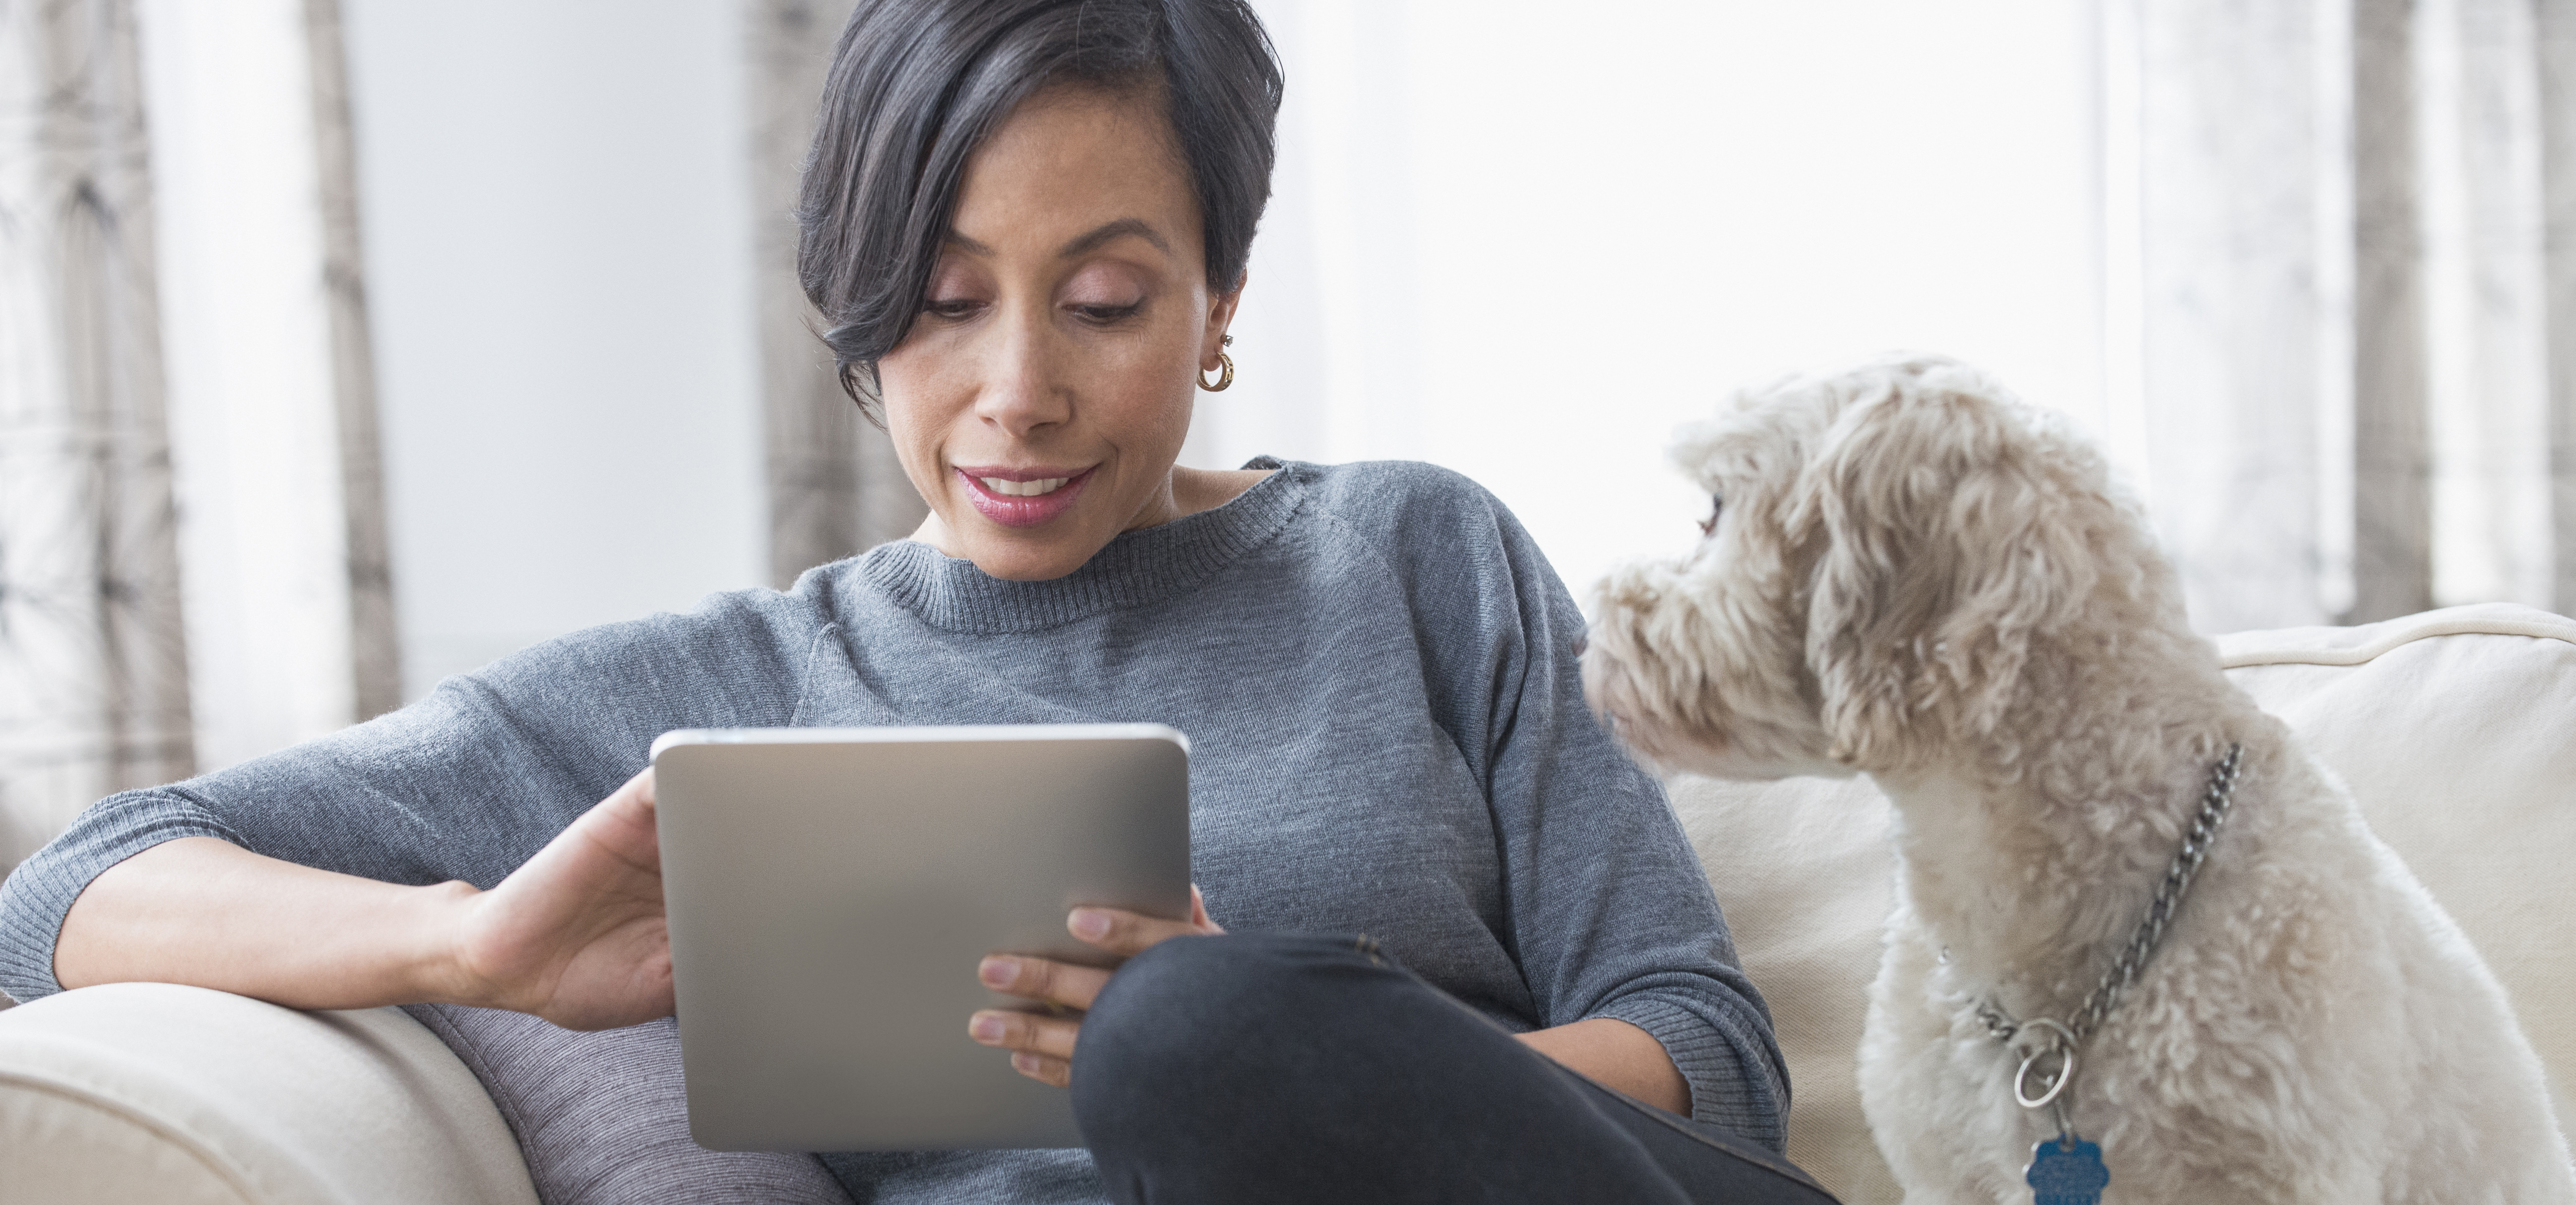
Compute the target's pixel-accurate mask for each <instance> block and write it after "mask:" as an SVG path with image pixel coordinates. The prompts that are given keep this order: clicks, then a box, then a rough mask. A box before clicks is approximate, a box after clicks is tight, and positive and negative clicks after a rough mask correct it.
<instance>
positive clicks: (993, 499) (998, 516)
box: [956, 468, 1091, 527]
mask: <svg viewBox="0 0 2576 1205" xmlns="http://www.w3.org/2000/svg"><path fill="white" fill-rule="evenodd" d="M956 473H957V475H958V476H959V477H961V478H964V479H965V481H966V500H967V501H969V502H972V503H974V504H975V511H976V513H978V514H981V515H983V516H984V517H985V518H987V519H991V520H992V521H994V522H996V523H999V524H1001V525H1002V526H1004V527H1034V526H1036V525H1038V524H1040V523H1044V522H1046V521H1047V520H1049V519H1052V518H1054V517H1056V516H1057V515H1061V514H1063V513H1064V512H1065V511H1067V510H1069V509H1071V508H1072V506H1073V500H1074V498H1075V496H1076V495H1079V494H1080V493H1082V487H1083V486H1085V485H1088V484H1090V482H1091V470H1090V469H1084V470H1082V471H1080V472H1066V471H1062V470H1040V471H1037V472H1029V471H1026V470H1012V471H1003V470H998V469H984V470H983V471H982V472H981V473H978V472H976V471H974V470H972V469H965V468H960V469H957V470H956ZM986 477H1001V478H1007V479H1009V480H1013V481H1023V480H1025V481H1038V480H1045V479H1048V478H1053V477H1062V478H1065V479H1066V480H1065V483H1064V484H1063V485H1060V486H1057V487H1056V488H1055V490H1054V492H1052V493H1045V494H1038V495H1035V496H1028V495H1013V494H998V493H995V492H993V489H992V487H990V486H988V485H985V484H984V478H986Z"/></svg>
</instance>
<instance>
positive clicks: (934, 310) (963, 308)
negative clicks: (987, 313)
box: [921, 297, 983, 318]
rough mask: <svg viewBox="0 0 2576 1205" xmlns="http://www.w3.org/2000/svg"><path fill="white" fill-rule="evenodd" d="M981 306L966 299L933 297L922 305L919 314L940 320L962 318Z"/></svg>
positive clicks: (972, 300) (979, 303) (974, 301)
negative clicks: (932, 316)
mask: <svg viewBox="0 0 2576 1205" xmlns="http://www.w3.org/2000/svg"><path fill="white" fill-rule="evenodd" d="M982 304H983V303H982V302H979V301H976V300H974V299H972V298H966V297H935V298H932V299H931V300H929V301H926V302H923V303H922V306H921V312H923V313H925V314H930V315H934V316H936V317H940V318H963V317H966V316H967V315H969V314H972V313H974V312H975V310H976V309H977V307H979V306H981V305H982Z"/></svg>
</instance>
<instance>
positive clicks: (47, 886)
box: [0, 790, 242, 1002]
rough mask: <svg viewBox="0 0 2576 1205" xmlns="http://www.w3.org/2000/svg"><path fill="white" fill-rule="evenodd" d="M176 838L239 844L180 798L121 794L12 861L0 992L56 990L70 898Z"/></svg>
mask: <svg viewBox="0 0 2576 1205" xmlns="http://www.w3.org/2000/svg"><path fill="white" fill-rule="evenodd" d="M181 837H214V838H217V839H219V840H224V841H230V842H232V843H233V844H235V845H239V844H241V843H242V842H241V838H240V837H239V836H237V835H235V834H234V832H233V831H232V829H231V828H229V827H227V826H226V825H225V824H224V822H223V821H221V820H218V819H216V818H215V814H214V813H213V812H212V811H210V810H208V809H207V808H206V807H205V805H203V804H200V803H198V802H197V801H195V800H193V799H190V798H188V797H187V796H184V795H180V794H178V793H176V792H171V791H166V790H155V791H128V792H126V793H125V794H122V795H111V796H109V797H107V798H105V799H102V800H100V801H98V802H97V803H94V804H91V805H90V806H89V808H88V810H86V811H83V812H82V813H81V814H80V815H79V816H78V817H77V818H75V819H74V820H73V821H72V824H71V827H70V828H68V829H66V830H64V831H63V835H61V836H59V837H56V838H54V840H53V843H52V844H49V845H47V846H45V847H44V848H43V849H40V850H38V851H36V853H35V854H34V855H33V856H32V857H29V858H28V859H27V860H26V861H24V862H21V863H19V864H18V869H17V870H15V871H13V872H11V873H10V875H9V880H8V882H6V883H0V993H6V994H8V996H9V997H10V998H11V999H14V1000H18V1001H21V1002H24V1001H28V1000H33V999H35V998H36V997H38V996H50V995H52V994H54V993H55V992H59V991H61V990H63V985H62V984H61V983H60V982H58V981H56V980H55V978H54V943H55V941H56V940H57V939H58V938H60V937H61V936H62V932H63V917H65V916H67V915H69V914H70V912H71V910H72V901H74V900H77V899H79V898H80V893H81V892H82V891H84V890H86V889H87V888H88V887H89V885H90V880H92V879H95V878H97V877H98V876H99V875H101V874H103V873H105V872H106V871H107V868H108V867H110V866H114V865H116V864H117V863H119V862H122V861H124V860H126V859H127V858H131V857H133V856H134V855H136V854H139V853H142V852H143V851H144V850H147V849H150V848H152V847H153V846H155V845H159V844H161V843H162V842H164V841H176V840H178V839H179V838H181Z"/></svg>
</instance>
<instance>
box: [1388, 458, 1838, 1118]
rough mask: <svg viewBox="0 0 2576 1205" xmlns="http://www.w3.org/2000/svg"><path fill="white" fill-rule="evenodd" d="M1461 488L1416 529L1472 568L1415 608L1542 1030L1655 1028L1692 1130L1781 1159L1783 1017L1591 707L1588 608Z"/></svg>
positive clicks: (1474, 493) (1683, 844) (1679, 837)
mask: <svg viewBox="0 0 2576 1205" xmlns="http://www.w3.org/2000/svg"><path fill="white" fill-rule="evenodd" d="M1459 488H1460V489H1461V490H1462V491H1464V492H1465V496H1464V497H1462V498H1460V499H1459V501H1458V502H1457V506H1458V510H1457V513H1456V514H1455V515H1454V516H1452V517H1451V518H1450V521H1449V522H1446V523H1439V524H1432V523H1421V524H1414V525H1411V526H1413V527H1414V529H1415V530H1421V531H1432V530H1438V529H1441V528H1447V529H1448V530H1449V531H1450V532H1451V533H1452V537H1451V539H1449V540H1448V541H1446V544H1447V552H1446V555H1447V557H1450V558H1455V557H1456V556H1458V555H1459V552H1460V550H1464V551H1465V553H1466V557H1467V563H1466V565H1465V566H1464V567H1463V571H1461V572H1457V573H1454V574H1436V575H1434V574H1426V575H1423V576H1422V577H1421V578H1420V579H1419V580H1417V582H1416V583H1415V586H1414V589H1415V590H1416V593H1417V610H1416V612H1415V613H1416V615H1417V616H1420V617H1422V622H1423V623H1424V625H1425V627H1426V629H1429V628H1434V627H1436V628H1437V630H1436V631H1435V630H1426V632H1425V636H1426V638H1428V640H1429V642H1430V643H1431V644H1432V645H1433V646H1434V647H1435V648H1437V649H1439V650H1440V653H1439V656H1438V660H1439V661H1440V662H1441V664H1442V667H1443V669H1442V672H1441V675H1440V676H1441V677H1442V678H1443V679H1444V680H1445V681H1446V682H1447V683H1448V686H1447V688H1446V694H1447V698H1446V699H1444V700H1443V701H1442V702H1441V703H1440V704H1439V706H1440V710H1441V711H1443V712H1445V713H1447V714H1446V715H1445V716H1444V717H1443V723H1444V725H1447V726H1449V727H1450V730H1451V732H1452V734H1453V735H1454V736H1456V737H1457V738H1458V740H1459V745H1460V749H1461V751H1462V752H1463V753H1465V754H1466V756H1467V757H1468V759H1469V761H1470V762H1471V764H1474V765H1475V766H1476V768H1477V770H1478V773H1479V775H1480V777H1481V778H1482V779H1483V785H1484V788H1485V791H1486V797H1487V799H1488V801H1489V803H1490V806H1491V807H1492V809H1493V817H1494V826H1495V831H1496V833H1497V834H1498V836H1499V838H1500V843H1501V846H1502V855H1503V870H1504V880H1505V881H1504V884H1503V889H1504V894H1505V900H1506V906H1507V908H1508V913H1509V920H1508V927H1509V932H1508V934H1507V935H1506V939H1507V941H1509V942H1510V944H1511V945H1512V947H1513V949H1512V952H1513V956H1514V958H1515V960H1516V961H1517V962H1518V963H1519V965H1520V968H1521V974H1522V977H1523V979H1524V980H1525V981H1526V983H1527V984H1528V987H1529V989H1530V993H1531V997H1532V999H1533V1000H1534V1001H1535V1002H1536V1004H1537V1006H1538V1009H1539V1013H1540V1016H1539V1018H1538V1020H1539V1023H1540V1024H1541V1025H1542V1026H1555V1025H1564V1024H1568V1023H1571V1022H1574V1021H1579V1020H1585V1019H1588V1018H1592V1017H1614V1018H1617V1019H1619V1020H1622V1021H1626V1022H1629V1023H1630V1024H1633V1025H1635V1026H1637V1027H1638V1028H1640V1029H1643V1030H1645V1031H1646V1032H1647V1033H1649V1034H1652V1035H1653V1036H1654V1037H1655V1039H1656V1040H1657V1041H1658V1042H1661V1043H1662V1044H1663V1047H1664V1050H1665V1051H1666V1052H1667V1053H1668V1054H1670V1055H1671V1056H1672V1059H1673V1063H1674V1065H1675V1066H1677V1067H1678V1068H1680V1070H1681V1073H1682V1076H1683V1078H1684V1079H1686V1080H1687V1081H1689V1084H1690V1091H1691V1116H1692V1118H1693V1120H1695V1121H1699V1122H1705V1123H1709V1124H1714V1125H1717V1126H1720V1127H1723V1128H1725V1129H1727V1130H1729V1131H1732V1132H1734V1133H1737V1134H1740V1135H1742V1136H1744V1137H1746V1138H1749V1139H1752V1140H1754V1141H1757V1142H1760V1143H1762V1144H1764V1145H1766V1146H1768V1147H1770V1148H1772V1149H1774V1150H1780V1149H1783V1148H1785V1146H1786V1143H1787V1131H1786V1119H1787V1115H1788V1109H1789V1080H1788V1073H1787V1069H1786V1067H1785V1065H1784V1064H1783V1062H1782V1060H1781V1056H1780V1050H1779V1046H1778V1044H1777V1042H1776V1041H1775V1040H1774V1038H1773V1036H1772V1030H1771V1016H1770V1012H1769V1010H1768V1009H1767V1008H1766V1007H1765V1006H1764V1004H1763V1002H1762V997H1761V994H1760V993H1759V992H1757V991H1756V990H1755V989H1754V987H1753V984H1752V982H1751V981H1750V980H1749V979H1747V978H1746V977H1745V975H1744V972H1743V970H1742V968H1741V967H1739V966H1738V965H1737V962H1736V956H1735V946H1734V942H1733V941H1732V939H1730V938H1729V936H1728V935H1727V930H1726V921H1725V919H1724V917H1723V916H1722V915H1721V914H1720V912H1719V910H1718V904H1717V898H1716V895H1715V893H1714V892H1713V891H1712V890H1711V888H1710V885H1709V882H1708V879H1707V876H1706V872H1705V871H1703V870H1702V868H1701V866H1700V863H1699V859H1698V856H1697V855H1696V854H1695V853H1694V852H1693V851H1692V849H1691V846H1690V842H1689V841H1688V839H1687V838H1685V837H1684V836H1683V834H1682V830H1681V825H1680V822H1679V821H1678V820H1677V819H1676V818H1675V817H1674V815H1673V812H1672V808H1671V805H1670V804H1669V803H1668V802H1667V801H1666V800H1665V798H1664V792H1663V788H1662V785H1661V784H1660V783H1658V782H1657V781H1656V780H1655V779H1654V778H1653V777H1652V776H1650V775H1648V774H1647V773H1646V772H1644V771H1643V770H1640V769H1639V768H1638V767H1637V765H1636V764H1635V763H1634V762H1633V761H1631V760H1630V759H1629V758H1628V756H1627V755H1626V753H1625V752H1623V751H1622V750H1620V749H1619V748H1618V747H1617V745H1616V744H1615V743H1614V742H1613V741H1612V740H1611V738H1610V736H1609V734H1608V733H1607V732H1606V731H1605V730H1604V729H1603V728H1602V726H1601V724H1600V723H1599V721H1598V720H1596V719H1595V718H1594V716H1593V714H1592V711H1591V709H1590V708H1589V707H1588V706H1587V705H1586V704H1585V702H1584V700H1583V687H1582V681H1581V675H1580V667H1579V663H1578V657H1577V654H1576V652H1575V641H1576V639H1577V638H1578V637H1579V636H1580V635H1581V634H1582V631H1583V626H1584V625H1583V618H1582V614H1581V612H1580V611H1579V610H1577V609H1576V607H1575V605H1574V600H1573V598H1572V597H1571V596H1569V595H1568V593H1567V592H1566V589H1565V586H1564V584H1563V583H1562V582H1560V581H1559V580H1558V579H1557V576H1556V572H1555V570H1554V569H1553V568H1551V567H1550V566H1549V565H1548V563H1547V561H1546V558H1545V557H1544V556H1543V555H1542V554H1541V553H1540V551H1539V549H1538V546H1537V544H1536V542H1535V541H1533V540H1531V539H1530V537H1529V535H1528V533H1527V532H1525V531H1523V530H1522V528H1521V526H1520V524H1519V523H1518V522H1517V521H1516V520H1515V519H1513V517H1512V516H1511V514H1510V513H1509V512H1508V511H1506V510H1505V509H1504V508H1503V506H1502V504H1501V503H1500V502H1499V501H1497V500H1495V499H1493V498H1492V497H1491V495H1488V494H1485V493H1484V491H1482V490H1481V489H1478V488H1476V487H1474V486H1473V485H1469V484H1467V483H1465V482H1464V481H1463V479H1460V480H1459ZM1461 528H1464V529H1465V530H1463V531H1462V530H1460V529H1461ZM1422 555H1423V556H1424V557H1425V558H1428V557H1430V556H1432V555H1433V554H1432V553H1431V551H1430V550H1429V549H1424V550H1423V552H1422ZM1444 617H1445V618H1444ZM1470 617H1472V622H1470Z"/></svg>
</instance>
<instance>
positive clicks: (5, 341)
mask: <svg viewBox="0 0 2576 1205" xmlns="http://www.w3.org/2000/svg"><path fill="white" fill-rule="evenodd" d="M146 159H147V155H146V152H145V146H144V125H143V84H142V79H141V71H140V67H139V65H138V59H137V56H136V52H135V26H134V11H133V8H132V6H131V5H129V4H125V3H119V2H116V0H85V2H82V3H63V2H55V3H31V2H28V0H6V2H0V866H6V865H12V864H14V863H15V862H16V861H17V860H18V859H19V858H20V857H23V856H25V855H26V854H27V853H28V852H30V851H31V850H33V849H34V848H35V846H37V845H38V844H41V843H42V842H43V841H44V840H45V839H46V838H48V837H50V836H51V835H52V833H53V832H54V830H55V829H57V828H59V827H60V826H61V825H62V824H63V822H65V821H67V820H68V819H70V817H71V815H72V813H73V812H75V811H77V810H79V808H80V807H81V806H82V805H84V804H87V803H88V802H89V801H91V800H92V799H96V798H98V797H99V796H100V795H103V794H106V793H107V792H108V791H110V790H114V789H117V788H121V787H127V786H138V785H143V784H147V783H153V782H160V781H164V780H167V779H170V778H175V777H178V776H180V775H182V774H184V773H186V772H187V769H188V767H189V766H190V765H191V764H192V761H193V758H194V752H193V749H192V741H191V733H190V727H189V715H188V693H187V690H188V684H187V664H186V649H185V635H184V633H183V631H182V629H181V625H180V622H179V610H180V602H179V563H178V549H177V544H176V540H175V533H174V529H173V524H172V510H171V503H170V490H171V482H170V446H169V437H168V433H167V431H166V429H165V427H164V425H163V413H162V411H163V406H162V385H163V382H162V362H161V351H160V331H159V317H158V304H157V300H156V297H155V293H154V288H155V276H154V270H153V267H154V261H153V223H152V192H151V185H150V180H149V176H148V174H147V172H146V168H145V164H146Z"/></svg>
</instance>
